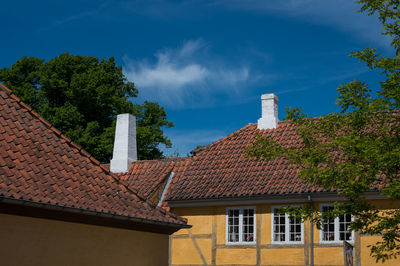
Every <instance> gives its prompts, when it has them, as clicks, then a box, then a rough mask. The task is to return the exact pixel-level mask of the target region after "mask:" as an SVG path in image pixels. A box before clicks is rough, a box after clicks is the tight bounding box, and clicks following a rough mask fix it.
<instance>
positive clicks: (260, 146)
mask: <svg viewBox="0 0 400 266" xmlns="http://www.w3.org/2000/svg"><path fill="white" fill-rule="evenodd" d="M357 3H360V4H362V7H361V12H367V13H368V14H369V15H372V14H377V15H378V17H379V20H380V22H381V23H382V25H383V29H384V32H383V34H384V35H388V36H391V37H392V42H391V45H392V47H393V48H394V53H393V56H392V57H385V56H383V55H381V54H379V53H377V52H376V49H370V48H367V49H364V50H362V51H360V52H355V53H352V54H351V55H350V56H351V57H354V58H358V59H359V60H360V61H361V62H364V63H365V64H366V65H367V66H368V67H369V68H370V69H371V70H375V69H377V70H380V72H381V73H382V75H384V76H385V78H386V79H385V81H383V82H380V87H379V88H375V89H371V88H370V87H369V86H368V84H366V83H365V82H362V81H359V80H354V81H353V82H350V83H347V84H343V85H340V86H339V88H338V89H337V90H338V92H339V97H338V98H337V100H336V103H337V104H338V105H339V106H340V108H341V111H340V112H338V113H331V114H328V115H325V116H322V117H319V118H307V117H306V116H305V115H304V114H302V113H301V112H300V109H287V113H288V116H289V118H290V119H291V121H292V123H294V124H295V125H296V128H297V134H298V136H299V140H300V141H301V146H300V147H283V146H281V145H279V143H277V142H275V141H274V139H272V138H270V137H262V136H258V139H257V141H256V142H255V143H254V145H253V146H252V147H249V149H248V152H249V155H250V156H255V157H257V158H263V159H267V160H270V159H273V158H277V157H285V158H287V159H288V160H289V162H290V163H291V164H296V165H298V166H299V167H300V174H299V175H300V177H301V178H303V179H304V180H306V181H307V182H309V183H312V184H314V185H317V186H321V187H324V188H325V189H327V190H334V191H337V193H338V194H339V195H341V196H343V197H344V199H345V201H342V202H336V203H335V206H336V208H335V209H334V210H333V211H332V212H330V213H329V212H328V213H326V214H324V215H325V216H324V217H322V216H321V214H320V213H318V212H317V211H316V210H313V209H310V208H311V207H306V208H304V209H302V210H301V212H302V213H301V214H302V215H304V216H305V217H306V218H307V216H308V218H312V219H314V220H315V221H316V222H317V224H319V225H320V223H321V220H323V219H326V218H327V216H331V217H337V216H339V215H341V214H344V213H348V212H351V213H353V214H354V222H353V223H352V229H354V230H358V231H359V232H360V233H365V234H373V235H375V234H379V235H381V236H382V239H381V240H380V241H379V242H377V243H375V244H374V245H372V246H371V255H372V256H374V257H375V258H376V259H377V261H379V260H381V261H384V260H387V259H391V258H395V257H396V256H398V255H400V208H399V207H400V204H399V202H400V111H399V110H400V74H399V70H400V61H399V60H400V24H399V23H400V21H399V18H400V11H399V5H400V3H399V1H396V0H360V1H358V2H357ZM377 190H378V191H380V193H381V194H382V195H384V196H386V197H387V198H388V199H389V200H390V201H391V202H392V204H393V207H394V208H393V209H381V208H380V207H379V206H375V205H374V204H375V203H374V202H371V201H367V200H365V197H366V195H367V194H368V193H371V192H373V191H377ZM396 208H397V209H396ZM287 210H288V211H291V212H293V213H295V212H298V211H296V210H294V209H287ZM310 213H313V215H310Z"/></svg>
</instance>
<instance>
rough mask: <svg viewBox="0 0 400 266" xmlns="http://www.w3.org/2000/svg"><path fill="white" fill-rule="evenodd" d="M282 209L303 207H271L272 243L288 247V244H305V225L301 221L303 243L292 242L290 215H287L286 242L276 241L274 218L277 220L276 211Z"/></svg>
mask: <svg viewBox="0 0 400 266" xmlns="http://www.w3.org/2000/svg"><path fill="white" fill-rule="evenodd" d="M282 207H294V208H297V207H299V208H300V207H301V205H290V206H287V205H277V206H272V207H271V243H272V244H278V245H288V244H304V223H303V221H301V241H290V240H289V239H290V232H289V231H290V230H289V229H290V227H289V226H290V225H289V221H290V220H289V214H288V213H285V241H274V220H275V219H274V218H275V210H276V209H280V208H282Z"/></svg>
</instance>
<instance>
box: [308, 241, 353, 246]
mask: <svg viewBox="0 0 400 266" xmlns="http://www.w3.org/2000/svg"><path fill="white" fill-rule="evenodd" d="M347 242H348V243H350V244H351V245H353V246H354V241H347ZM314 246H316V247H343V241H340V242H333V241H332V242H319V243H315V244H314Z"/></svg>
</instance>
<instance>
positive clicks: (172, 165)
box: [119, 158, 190, 198]
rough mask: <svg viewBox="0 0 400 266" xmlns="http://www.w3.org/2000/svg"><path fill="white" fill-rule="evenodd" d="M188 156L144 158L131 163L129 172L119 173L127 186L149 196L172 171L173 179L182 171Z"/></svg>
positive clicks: (164, 182) (162, 184)
mask: <svg viewBox="0 0 400 266" xmlns="http://www.w3.org/2000/svg"><path fill="white" fill-rule="evenodd" d="M189 160H190V158H173V159H162V160H144V161H137V162H134V163H132V165H131V167H130V169H129V172H128V173H126V174H119V177H120V178H121V180H124V181H125V182H126V183H127V184H128V185H129V186H131V187H134V188H135V189H136V190H138V191H140V193H141V194H142V195H143V196H145V197H146V198H149V197H151V196H152V194H153V193H154V192H155V191H156V190H157V189H158V188H159V187H162V188H163V187H164V186H165V184H166V181H167V179H168V177H169V176H170V175H171V173H172V172H173V177H174V178H173V180H176V179H179V178H180V177H181V175H182V174H183V173H184V171H185V169H186V167H187V165H188V163H189Z"/></svg>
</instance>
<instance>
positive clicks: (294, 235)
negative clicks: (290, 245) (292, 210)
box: [289, 217, 301, 241]
mask: <svg viewBox="0 0 400 266" xmlns="http://www.w3.org/2000/svg"><path fill="white" fill-rule="evenodd" d="M289 241H301V219H297V218H294V217H289Z"/></svg>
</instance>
